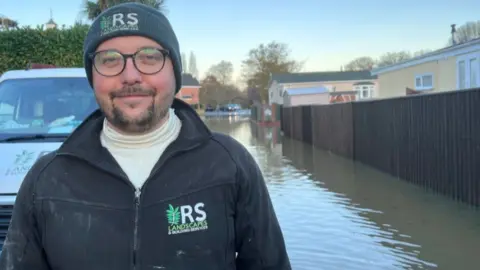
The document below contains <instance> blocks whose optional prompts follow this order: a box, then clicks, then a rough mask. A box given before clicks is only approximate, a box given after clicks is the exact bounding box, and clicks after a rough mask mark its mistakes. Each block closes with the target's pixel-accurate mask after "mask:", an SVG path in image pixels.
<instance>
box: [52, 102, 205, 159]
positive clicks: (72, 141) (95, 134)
mask: <svg viewBox="0 0 480 270" xmlns="http://www.w3.org/2000/svg"><path fill="white" fill-rule="evenodd" d="M172 108H173V109H175V113H176V115H177V116H178V118H179V119H180V121H182V128H181V130H180V134H179V136H178V139H177V140H176V141H174V143H172V147H169V148H168V149H170V150H177V151H181V150H185V149H189V148H192V147H195V146H197V145H199V144H201V143H202V142H206V141H207V140H209V139H210V137H211V136H212V133H211V131H210V130H209V129H208V127H207V126H206V125H205V123H204V122H203V121H202V119H201V118H200V117H199V116H198V114H197V113H196V112H195V110H194V109H193V108H192V107H191V106H190V105H189V104H187V103H185V102H183V101H181V100H180V99H177V98H175V99H174V101H173V104H172ZM104 118H105V115H104V114H103V113H102V111H101V110H100V109H97V110H96V111H95V112H93V113H92V114H91V115H90V116H88V117H87V118H86V119H85V120H84V121H83V122H82V123H81V124H80V125H79V126H78V127H77V128H76V129H75V130H74V131H73V132H72V134H71V135H70V136H69V137H68V138H67V139H66V140H65V141H64V143H63V144H62V145H61V146H60V147H59V149H58V151H57V154H59V155H62V154H66V155H74V156H76V157H78V158H82V159H84V160H86V161H89V162H90V163H96V164H98V165H102V163H104V162H106V161H105V159H104V158H105V154H107V155H109V153H108V151H107V150H106V149H105V148H104V147H103V146H102V144H101V142H100V133H101V132H102V128H103V121H104Z"/></svg>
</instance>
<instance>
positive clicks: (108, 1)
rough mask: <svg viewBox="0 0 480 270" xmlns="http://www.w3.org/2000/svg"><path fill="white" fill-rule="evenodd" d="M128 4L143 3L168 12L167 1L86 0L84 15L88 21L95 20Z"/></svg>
mask: <svg viewBox="0 0 480 270" xmlns="http://www.w3.org/2000/svg"><path fill="white" fill-rule="evenodd" d="M126 2H137V3H142V4H145V5H148V6H151V7H154V8H156V9H158V10H161V11H166V8H165V6H166V5H165V3H166V0H97V1H91V0H86V1H85V2H84V4H83V10H82V13H83V14H85V15H87V17H88V19H90V20H93V19H95V18H96V17H97V16H98V15H100V13H101V12H102V11H104V10H105V9H107V8H110V7H113V6H115V5H118V4H121V3H126Z"/></svg>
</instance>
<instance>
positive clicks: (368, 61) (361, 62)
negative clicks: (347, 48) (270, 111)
mask: <svg viewBox="0 0 480 270" xmlns="http://www.w3.org/2000/svg"><path fill="white" fill-rule="evenodd" d="M374 65H375V60H373V58H371V57H369V56H363V57H358V58H356V59H353V60H352V61H350V62H349V63H348V64H347V65H345V70H346V71H361V70H371V69H372V68H373V66H374ZM342 71H343V68H342Z"/></svg>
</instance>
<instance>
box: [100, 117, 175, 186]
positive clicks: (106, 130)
mask: <svg viewBox="0 0 480 270" xmlns="http://www.w3.org/2000/svg"><path fill="white" fill-rule="evenodd" d="M181 126H182V122H181V121H180V119H179V118H178V117H177V115H176V114H175V111H174V110H173V109H170V110H169V113H168V119H167V121H166V122H165V123H164V124H163V125H162V126H161V127H160V128H158V129H156V130H154V131H151V132H149V133H147V134H143V135H125V134H121V133H119V132H117V131H116V130H114V129H113V128H111V127H110V126H109V125H108V124H107V119H105V121H104V123H103V130H102V133H101V135H100V141H101V143H102V145H103V146H104V147H105V148H107V149H108V151H110V153H111V154H112V156H113V157H114V158H115V160H116V161H117V162H118V164H119V165H120V167H121V168H122V169H123V171H124V172H125V173H126V174H127V176H128V178H129V180H130V181H131V182H132V184H133V185H134V186H135V187H136V188H137V189H140V188H141V187H142V186H143V184H144V183H145V181H146V180H147V178H148V177H149V176H150V173H151V171H152V169H153V166H155V163H157V161H158V159H159V158H160V156H161V155H162V154H163V152H164V151H165V149H166V148H167V146H169V145H170V144H171V143H172V142H173V141H175V140H176V139H177V137H178V134H179V133H180V129H181Z"/></svg>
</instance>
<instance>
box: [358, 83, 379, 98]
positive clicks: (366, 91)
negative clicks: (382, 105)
mask: <svg viewBox="0 0 480 270" xmlns="http://www.w3.org/2000/svg"><path fill="white" fill-rule="evenodd" d="M374 89H375V86H374V85H357V86H355V88H354V90H355V91H356V92H357V97H358V99H369V98H373V90H374Z"/></svg>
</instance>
